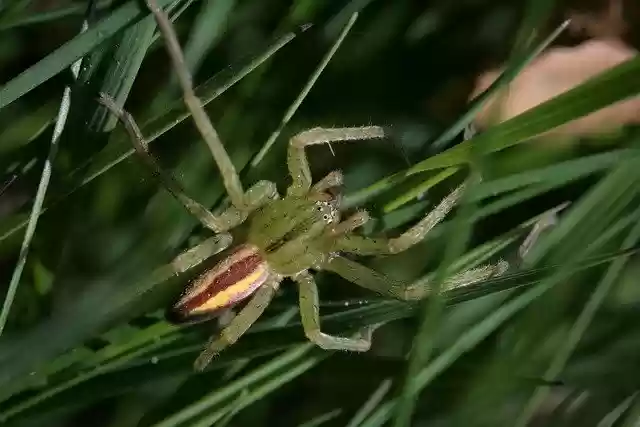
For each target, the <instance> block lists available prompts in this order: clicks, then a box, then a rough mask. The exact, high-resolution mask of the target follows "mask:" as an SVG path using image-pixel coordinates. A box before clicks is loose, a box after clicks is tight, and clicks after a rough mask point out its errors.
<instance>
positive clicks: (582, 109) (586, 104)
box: [345, 57, 640, 206]
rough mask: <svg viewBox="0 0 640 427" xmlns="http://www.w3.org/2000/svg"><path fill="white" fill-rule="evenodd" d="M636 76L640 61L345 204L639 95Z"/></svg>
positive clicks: (374, 186) (360, 193) (619, 67)
mask: <svg viewBox="0 0 640 427" xmlns="http://www.w3.org/2000/svg"><path fill="white" fill-rule="evenodd" d="M639 73H640V58H638V57H635V58H632V59H630V60H628V61H626V62H624V63H622V64H619V65H617V66H615V67H613V68H611V69H609V70H607V71H605V72H604V73H602V74H600V75H598V76H596V77H594V78H592V79H590V80H588V81H587V82H585V83H583V84H582V85H580V86H578V87H576V88H574V89H571V90H570V91H567V92H565V93H563V94H561V95H558V96H557V97H555V98H553V99H550V100H549V101H546V102H544V103H542V104H540V105H538V106H537V107H535V108H532V109H530V110H527V111H526V112H524V113H522V114H520V115H518V116H516V117H513V118H511V119H509V120H507V121H504V122H502V123H500V124H499V125H496V126H494V127H492V128H490V129H488V130H487V131H486V132H483V133H482V134H480V135H477V136H475V137H473V138H471V139H469V140H467V141H464V142H462V143H460V144H459V145H457V146H455V147H453V148H450V149H449V150H447V151H445V152H443V153H441V154H438V155H435V156H432V157H430V158H428V159H425V160H423V161H421V162H419V163H417V164H416V165H415V166H412V167H411V168H409V169H407V170H406V171H403V172H398V173H395V174H393V175H390V176H388V177H386V178H383V179H381V180H379V181H378V182H376V183H375V184H372V185H371V186H369V187H367V188H365V189H362V190H360V191H358V192H356V193H354V194H351V195H350V196H349V197H348V198H347V199H346V200H345V203H347V204H349V205H350V206H351V205H354V204H360V203H363V202H365V201H366V200H368V199H370V198H372V197H374V196H376V195H378V194H380V193H382V192H384V191H386V190H388V189H390V188H392V187H393V186H395V185H397V184H398V183H400V182H402V181H403V180H404V179H405V178H406V177H408V176H412V175H415V174H418V173H420V172H425V171H429V170H436V169H444V168H448V167H455V166H457V167H460V166H462V165H464V164H466V163H467V162H468V161H469V154H470V148H471V147H472V146H478V147H479V150H480V151H481V153H482V154H485V155H486V154H491V153H495V152H498V151H501V150H504V149H506V148H509V147H512V146H514V145H518V144H521V143H523V142H526V141H527V140H529V139H531V138H533V137H534V136H536V135H539V134H541V133H544V132H547V131H550V130H552V129H554V128H556V127H558V126H561V125H563V124H566V123H568V122H570V121H572V120H575V119H578V118H580V117H583V116H585V115H587V114H590V113H593V112H595V111H597V110H599V109H601V108H605V107H607V106H609V105H612V104H614V103H616V102H619V101H622V100H625V99H627V98H629V97H632V96H634V95H636V94H638V92H640V81H639V80H638V79H637V78H636V76H637V75H638V74H639Z"/></svg>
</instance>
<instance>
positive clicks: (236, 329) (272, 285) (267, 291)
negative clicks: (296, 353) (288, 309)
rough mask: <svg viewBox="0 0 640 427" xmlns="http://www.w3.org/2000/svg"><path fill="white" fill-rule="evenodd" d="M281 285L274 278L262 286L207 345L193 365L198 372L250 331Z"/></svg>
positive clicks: (278, 280)
mask: <svg viewBox="0 0 640 427" xmlns="http://www.w3.org/2000/svg"><path fill="white" fill-rule="evenodd" d="M279 283H280V279H276V278H274V279H272V280H270V281H268V282H267V283H265V284H264V285H262V286H261V287H260V288H259V289H258V290H257V291H256V293H255V294H254V295H253V297H252V298H251V299H250V300H249V302H248V303H247V305H246V306H245V307H244V308H243V309H242V310H240V312H239V313H238V314H237V315H236V316H235V317H234V318H233V319H232V320H231V322H230V323H229V324H228V325H227V327H226V328H224V329H223V330H222V331H220V334H219V335H216V336H215V337H214V338H212V339H211V340H210V341H209V342H208V343H207V345H206V347H205V349H204V350H203V351H202V353H200V355H199V356H198V358H197V359H196V361H195V362H194V364H193V366H194V368H195V369H196V370H197V371H202V370H204V368H205V367H206V366H207V365H208V364H209V362H211V359H213V357H214V356H215V355H216V354H218V353H220V352H221V351H222V350H224V349H225V348H227V347H229V346H230V345H232V344H234V343H235V342H236V341H238V339H239V338H240V337H241V336H242V335H244V333H245V332H247V330H249V328H250V327H251V325H253V324H254V323H255V322H256V320H258V318H259V317H260V316H261V315H262V313H264V310H265V309H266V308H267V306H268V305H269V303H270V302H271V300H272V299H273V297H274V296H275V294H276V290H277V289H278V285H279Z"/></svg>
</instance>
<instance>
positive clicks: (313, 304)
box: [100, 0, 509, 370]
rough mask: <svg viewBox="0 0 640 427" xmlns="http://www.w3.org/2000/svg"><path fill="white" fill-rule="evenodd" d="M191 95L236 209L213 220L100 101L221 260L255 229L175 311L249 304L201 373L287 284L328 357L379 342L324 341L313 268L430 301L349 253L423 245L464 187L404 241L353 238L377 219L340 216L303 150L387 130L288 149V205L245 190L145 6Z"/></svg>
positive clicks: (172, 41)
mask: <svg viewBox="0 0 640 427" xmlns="http://www.w3.org/2000/svg"><path fill="white" fill-rule="evenodd" d="M147 5H148V7H149V9H150V10H151V12H152V13H153V14H154V16H155V18H156V20H157V23H158V26H159V28H160V31H161V33H162V35H163V37H164V38H165V41H166V45H167V50H168V53H169V56H170V57H171V60H172V62H173V65H174V68H175V70H176V73H177V75H178V78H179V81H180V85H181V86H182V90H183V92H184V101H185V103H186V105H187V107H188V109H189V111H190V112H191V115H192V116H193V119H194V121H195V124H196V126H197V128H198V130H199V131H200V133H201V134H202V137H203V139H204V140H205V142H206V143H207V145H208V146H209V149H210V151H211V153H212V155H213V158H214V160H215V162H216V164H217V167H218V169H219V170H220V173H221V175H222V177H223V182H224V186H225V188H226V191H227V193H228V195H229V199H230V202H231V206H230V207H229V208H227V209H226V210H224V211H223V212H222V213H220V214H219V215H214V214H213V213H211V212H210V211H209V210H207V209H206V208H205V207H204V206H202V205H200V204H199V203H198V202H196V201H194V200H193V199H191V198H190V197H188V196H187V195H186V194H185V193H184V191H183V190H182V188H181V186H180V185H179V184H178V183H177V181H176V180H175V178H174V177H173V176H172V175H171V174H169V173H167V172H165V171H164V170H163V169H162V168H161V167H160V166H159V164H158V163H157V161H156V160H155V159H154V158H153V157H152V156H151V154H150V153H149V151H148V148H147V143H146V142H145V140H144V137H143V136H142V134H141V132H140V130H139V128H138V126H137V125H136V123H135V121H134V119H133V118H132V117H131V115H130V114H129V113H127V112H126V111H124V110H123V109H122V108H121V107H119V106H118V105H116V103H115V102H114V101H113V100H112V99H111V98H109V97H108V96H107V95H104V94H102V95H101V98H100V101H101V103H102V104H103V105H104V106H106V107H107V108H108V109H109V110H110V111H111V112H112V113H113V114H114V115H116V116H117V117H118V118H119V119H120V121H121V122H122V123H123V125H124V126H125V128H126V129H127V131H128V133H129V135H130V137H131V140H132V143H133V145H134V147H135V149H136V151H137V153H138V154H139V155H140V156H141V158H142V159H143V160H144V161H145V162H146V163H147V164H148V166H149V167H150V169H151V171H152V172H153V173H154V174H155V175H156V176H157V177H158V178H159V179H160V181H161V182H162V184H163V185H164V186H165V187H166V188H167V190H168V191H169V192H171V194H172V195H173V196H174V197H175V198H176V199H177V200H178V201H179V202H180V203H181V204H182V205H183V206H184V207H185V208H186V209H187V211H189V212H190V213H191V214H193V215H194V216H195V217H196V218H197V219H198V220H199V221H200V222H201V223H202V225H203V226H205V227H206V228H208V229H210V230H211V231H213V232H214V233H216V235H217V241H216V242H217V243H216V247H215V250H214V253H219V252H221V251H223V250H225V249H227V248H228V247H229V246H230V245H231V243H232V238H231V234H230V233H229V230H231V229H232V228H234V227H236V226H238V225H239V224H241V223H243V222H245V221H246V222H248V235H247V239H246V241H245V242H243V243H242V244H239V245H237V247H235V248H234V249H232V250H231V251H230V255H228V256H227V257H226V258H225V259H223V260H222V261H220V262H219V263H218V264H217V265H215V266H214V267H213V268H210V269H208V270H206V271H204V272H203V273H202V274H201V275H200V276H199V277H197V278H196V279H195V280H194V281H192V282H191V283H190V285H189V286H188V287H187V289H186V291H185V292H184V293H183V295H182V297H181V298H180V299H179V301H178V302H177V303H176V304H175V305H174V306H173V307H172V309H170V313H171V315H172V318H173V319H175V320H176V321H178V322H187V321H188V322H190V321H200V320H205V319H209V318H211V317H213V316H214V315H215V314H217V313H219V312H220V311H221V310H222V309H225V308H229V307H231V306H233V305H235V304H237V303H239V302H241V301H243V300H245V299H249V300H248V302H247V304H246V306H245V307H244V308H243V309H242V310H240V311H239V313H238V314H237V315H236V316H235V317H234V318H233V320H232V321H231V322H230V323H229V324H228V325H227V326H226V327H224V328H223V329H222V331H221V332H220V333H219V335H218V336H215V337H213V338H212V339H211V340H210V341H209V343H208V344H207V345H206V348H205V349H204V350H203V352H202V353H201V354H200V356H199V357H198V358H197V359H196V361H195V364H194V366H195V368H196V370H202V369H204V368H205V366H206V365H207V364H208V363H209V362H210V361H211V359H212V358H213V357H214V356H215V355H216V354H218V353H219V352H221V351H222V350H223V349H224V348H226V347H228V346H229V345H231V344H233V343H235V342H236V341H237V340H238V339H239V338H240V336H242V335H243V334H244V333H245V332H246V331H247V330H248V329H249V328H250V326H251V325H252V324H253V323H254V322H255V321H256V320H258V318H259V317H260V315H261V314H262V313H263V312H264V310H265V308H266V307H267V305H268V304H269V302H270V301H271V299H272V298H273V297H274V296H275V294H276V291H277V290H278V286H279V284H280V283H281V282H282V280H283V279H284V278H287V277H288V278H291V279H292V280H293V281H295V282H297V284H298V286H299V305H300V316H301V319H302V325H303V328H304V332H305V335H306V336H307V337H308V338H309V340H311V341H313V342H314V343H315V344H317V345H318V346H320V347H322V348H323V349H327V350H350V351H358V352H362V351H367V350H368V349H369V348H370V345H371V337H372V333H373V330H374V327H373V326H369V327H366V328H364V329H363V330H361V331H360V332H359V334H358V335H357V336H356V337H350V338H348V337H337V336H331V335H328V334H325V333H323V332H322V331H321V328H320V316H319V307H318V301H319V299H318V289H317V287H316V283H315V281H314V278H313V276H312V275H311V273H310V271H309V270H315V271H318V270H327V271H331V272H334V273H337V274H338V275H340V276H342V277H344V278H345V279H347V280H349V281H351V282H353V283H355V284H357V285H359V286H362V287H364V288H367V289H369V290H372V291H375V292H377V293H380V294H383V295H388V296H391V297H393V298H397V299H401V300H417V299H422V298H424V297H425V296H426V295H428V294H429V287H428V285H424V284H422V285H420V286H417V285H411V284H409V285H402V286H401V285H390V284H389V282H388V281H387V280H385V279H384V278H383V277H382V275H380V274H379V273H377V272H375V271H374V270H371V269H369V268H367V267H365V266H364V265H361V264H359V263H357V262H355V261H352V260H350V259H348V258H345V257H343V256H342V255H341V254H343V253H347V254H355V255H383V254H397V253H399V252H402V251H405V250H406V249H408V248H410V247H411V246H413V245H415V244H417V243H418V242H420V241H421V240H422V239H423V238H424V237H425V236H426V235H427V233H428V232H429V231H430V230H431V229H432V228H433V227H434V226H435V225H436V224H438V223H439V222H440V221H441V220H442V219H443V218H444V217H445V216H446V215H447V213H448V212H449V211H450V210H451V209H452V208H453V207H454V205H455V204H456V202H457V201H458V199H459V198H460V196H461V194H462V191H463V189H464V184H463V185H461V186H460V187H458V188H456V189H455V190H454V191H453V192H451V193H450V194H449V195H448V196H446V197H445V198H444V199H443V200H442V201H441V202H440V203H439V204H438V205H437V206H436V207H435V208H434V209H433V210H432V211H431V212H429V213H428V214H427V215H426V216H425V217H424V218H423V219H422V220H421V221H419V222H418V223H417V224H416V225H414V226H413V227H411V228H410V229H409V230H407V231H406V232H404V233H402V234H401V235H400V236H399V237H396V238H390V239H386V238H369V237H364V236H361V235H358V234H354V233H353V232H354V230H356V229H357V228H359V227H361V226H362V225H364V224H365V223H366V222H367V220H368V219H369V216H368V214H367V213H366V212H365V211H359V212H357V213H355V214H353V215H352V216H350V217H348V218H346V219H344V220H343V219H342V218H341V215H340V196H339V195H338V193H337V192H336V189H337V188H339V187H340V186H341V184H342V180H343V177H342V174H341V173H340V172H338V171H334V172H331V173H330V174H328V175H327V176H325V177H324V178H322V179H321V180H320V181H318V182H317V183H315V184H314V183H313V182H312V178H311V172H310V169H309V162H308V159H307V156H306V154H305V147H307V146H308V145H314V144H328V143H332V142H339V141H361V140H368V139H373V138H383V137H384V136H385V133H384V131H383V129H382V128H381V127H378V126H365V127H352V128H333V129H325V128H315V129H311V130H307V131H304V132H302V133H300V134H298V135H296V136H294V137H293V138H292V139H291V141H290V143H289V148H288V157H287V165H288V169H289V173H290V175H291V179H292V183H291V185H290V186H289V187H288V189H287V192H286V195H285V196H284V197H283V198H281V197H280V196H279V194H278V191H277V189H276V186H275V184H274V183H272V182H268V181H259V182H258V183H256V184H255V185H253V186H252V187H251V188H249V189H248V190H247V191H246V192H245V191H244V190H243V187H242V184H241V182H240V179H239V177H238V173H237V172H236V170H235V167H234V165H233V164H232V162H231V160H230V158H229V156H228V155H227V153H226V151H225V149H224V147H223V145H222V143H221V142H220V139H219V137H218V134H217V133H216V131H215V129H214V127H213V125H212V124H211V122H210V120H209V118H208V116H207V115H206V112H205V110H204V108H203V105H202V103H201V101H200V100H199V99H198V98H197V97H196V95H195V93H194V89H193V86H192V83H191V76H190V74H189V72H188V70H187V69H186V67H185V65H184V58H183V54H182V51H181V48H180V45H179V43H178V41H177V38H176V35H175V33H174V31H173V28H172V26H171V24H170V22H169V20H168V17H167V16H166V14H165V12H164V11H163V10H162V9H161V8H160V7H158V5H157V4H156V1H155V0H147ZM508 267H509V265H508V264H507V263H506V262H505V261H499V262H498V263H496V264H489V265H484V266H481V267H477V268H474V269H470V270H467V271H463V272H461V273H458V274H455V275H453V276H451V277H449V278H448V279H447V280H446V281H445V283H444V284H443V288H444V289H450V288H455V287H460V286H465V285H468V284H471V283H475V282H479V281H482V280H486V279H488V278H490V277H494V276H497V275H501V274H503V273H504V272H505V271H506V270H507V269H508Z"/></svg>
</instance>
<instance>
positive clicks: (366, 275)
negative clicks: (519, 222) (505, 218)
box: [323, 256, 509, 301]
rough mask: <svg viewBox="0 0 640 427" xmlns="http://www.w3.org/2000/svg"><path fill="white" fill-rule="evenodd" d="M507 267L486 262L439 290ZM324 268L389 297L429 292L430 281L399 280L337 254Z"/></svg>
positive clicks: (414, 296)
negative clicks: (410, 281)
mask: <svg viewBox="0 0 640 427" xmlns="http://www.w3.org/2000/svg"><path fill="white" fill-rule="evenodd" d="M508 268H509V264H508V263H507V262H506V261H499V262H497V263H496V264H487V265H482V266H480V267H476V268H471V269H469V270H465V271H462V272H460V273H456V274H454V275H452V276H450V277H447V279H446V280H445V281H444V283H442V287H441V291H443V292H444V291H447V290H450V289H455V288H459V287H463V286H468V285H471V284H474V283H478V282H482V281H484V280H487V279H490V278H492V277H497V276H500V275H502V274H504V273H505V272H506V271H507V269H508ZM323 269H324V270H328V271H331V272H334V273H336V274H338V275H340V276H341V277H343V278H345V279H347V280H348V281H350V282H352V283H355V284H356V285H358V286H361V287H363V288H365V289H369V290H371V291H374V292H376V293H378V294H381V295H385V296H390V297H392V298H395V299H398V300H402V301H415V300H421V299H423V298H425V297H427V296H429V295H430V293H431V283H430V281H429V280H420V281H416V282H414V283H408V284H407V283H401V282H398V281H396V280H393V279H391V278H390V277H387V276H385V275H383V274H382V273H379V272H377V271H375V270H373V269H371V268H369V267H366V266H364V265H362V264H360V263H359V262H356V261H352V260H350V259H348V258H344V257H341V256H336V257H334V258H332V259H331V260H330V261H329V262H328V263H327V264H325V265H324V268H323Z"/></svg>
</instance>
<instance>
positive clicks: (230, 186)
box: [146, 0, 250, 210]
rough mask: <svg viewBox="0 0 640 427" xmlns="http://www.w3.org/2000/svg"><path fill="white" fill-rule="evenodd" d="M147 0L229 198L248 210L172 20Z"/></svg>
mask: <svg viewBox="0 0 640 427" xmlns="http://www.w3.org/2000/svg"><path fill="white" fill-rule="evenodd" d="M146 3H147V7H148V8H149V10H150V11H151V13H153V15H154V16H155V19H156V21H157V23H158V28H159V29H160V33H162V36H163V37H164V39H165V42H166V43H165V44H166V48H167V51H168V53H169V56H170V57H171V61H172V62H173V66H174V69H175V72H176V75H177V77H178V81H179V82H180V86H181V87H182V92H183V97H184V101H185V104H186V106H187V108H188V109H189V111H190V112H191V116H192V117H193V121H194V122H195V124H196V127H197V128H198V130H199V131H200V133H201V135H202V137H203V139H204V140H205V142H206V143H207V145H208V146H209V150H210V151H211V154H212V155H213V158H214V159H215V162H216V164H217V165H218V169H219V170H220V173H221V174H222V179H223V181H224V186H225V188H226V189H227V193H228V194H229V199H230V200H231V203H232V204H233V205H234V206H235V207H236V208H238V209H239V210H249V209H250V206H249V205H248V203H247V200H246V197H245V194H244V190H243V189H242V183H241V182H240V177H239V176H238V173H237V171H236V168H235V166H234V165H233V163H232V162H231V159H230V158H229V155H228V154H227V152H226V150H225V149H224V146H223V145H222V142H221V141H220V137H219V136H218V133H217V132H216V130H215V128H214V127H213V125H212V124H211V121H210V120H209V117H208V116H207V113H206V111H205V109H204V107H203V105H202V102H201V101H200V99H199V98H198V97H197V96H196V94H195V91H194V89H193V83H192V81H191V80H192V79H191V74H190V73H189V70H188V68H187V66H186V63H185V60H184V55H183V53H182V49H181V48H180V43H179V42H178V38H177V36H176V34H175V31H174V30H173V27H172V25H171V22H170V20H169V18H168V16H167V14H166V13H165V12H164V10H162V8H161V7H159V6H158V3H157V2H156V0H146Z"/></svg>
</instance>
